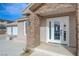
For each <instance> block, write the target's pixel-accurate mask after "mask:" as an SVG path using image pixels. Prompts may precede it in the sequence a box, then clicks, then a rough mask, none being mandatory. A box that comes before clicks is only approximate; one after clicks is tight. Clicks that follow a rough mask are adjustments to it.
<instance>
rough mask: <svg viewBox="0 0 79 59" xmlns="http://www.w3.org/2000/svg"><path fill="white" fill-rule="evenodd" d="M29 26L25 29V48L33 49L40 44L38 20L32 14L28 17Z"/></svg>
mask: <svg viewBox="0 0 79 59" xmlns="http://www.w3.org/2000/svg"><path fill="white" fill-rule="evenodd" d="M29 22H30V25H29V26H28V27H27V48H34V47H36V46H38V45H39V44H40V19H39V17H38V16H37V15H35V14H34V13H31V14H30V16H29Z"/></svg>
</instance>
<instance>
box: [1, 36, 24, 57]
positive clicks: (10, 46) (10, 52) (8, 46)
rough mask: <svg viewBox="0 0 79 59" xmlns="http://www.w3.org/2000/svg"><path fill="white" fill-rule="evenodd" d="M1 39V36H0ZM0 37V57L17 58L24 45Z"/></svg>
mask: <svg viewBox="0 0 79 59" xmlns="http://www.w3.org/2000/svg"><path fill="white" fill-rule="evenodd" d="M1 37H2V36H1ZM1 37H0V56H19V55H20V53H21V52H22V51H23V48H24V47H25V44H23V43H19V42H15V41H13V40H6V39H4V38H3V39H2V38H1Z"/></svg>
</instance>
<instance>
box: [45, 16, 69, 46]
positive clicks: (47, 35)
mask: <svg viewBox="0 0 79 59" xmlns="http://www.w3.org/2000/svg"><path fill="white" fill-rule="evenodd" d="M63 17H65V18H68V25H69V16H61V17H54V18H63ZM54 18H48V19H46V42H47V43H49V28H48V27H49V24H48V23H49V22H48V21H51V19H54ZM68 32H69V26H68ZM67 45H68V46H69V33H68V39H67Z"/></svg>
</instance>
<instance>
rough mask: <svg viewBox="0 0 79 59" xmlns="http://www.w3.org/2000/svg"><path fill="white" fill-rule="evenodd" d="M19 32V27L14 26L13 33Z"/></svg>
mask: <svg viewBox="0 0 79 59" xmlns="http://www.w3.org/2000/svg"><path fill="white" fill-rule="evenodd" d="M17 33H18V29H17V27H13V35H17Z"/></svg>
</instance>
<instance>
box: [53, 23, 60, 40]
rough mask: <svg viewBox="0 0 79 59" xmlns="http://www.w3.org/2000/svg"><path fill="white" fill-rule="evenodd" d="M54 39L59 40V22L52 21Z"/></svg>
mask: <svg viewBox="0 0 79 59" xmlns="http://www.w3.org/2000/svg"><path fill="white" fill-rule="evenodd" d="M54 39H55V40H60V23H59V22H55V23H54Z"/></svg>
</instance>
